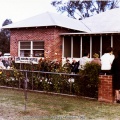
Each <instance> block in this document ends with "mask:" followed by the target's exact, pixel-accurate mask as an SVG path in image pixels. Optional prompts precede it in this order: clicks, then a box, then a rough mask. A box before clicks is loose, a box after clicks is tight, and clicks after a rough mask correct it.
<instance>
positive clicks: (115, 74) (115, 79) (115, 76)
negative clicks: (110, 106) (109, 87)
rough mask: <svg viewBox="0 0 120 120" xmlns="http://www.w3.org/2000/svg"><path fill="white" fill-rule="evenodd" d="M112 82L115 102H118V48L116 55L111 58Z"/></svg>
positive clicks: (119, 100)
mask: <svg viewBox="0 0 120 120" xmlns="http://www.w3.org/2000/svg"><path fill="white" fill-rule="evenodd" d="M111 73H112V77H113V79H112V83H113V92H114V95H115V102H117V103H120V98H119V90H120V50H119V51H118V57H116V58H115V59H114V60H113V63H112V67H111Z"/></svg>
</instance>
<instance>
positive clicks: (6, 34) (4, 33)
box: [0, 19, 12, 53]
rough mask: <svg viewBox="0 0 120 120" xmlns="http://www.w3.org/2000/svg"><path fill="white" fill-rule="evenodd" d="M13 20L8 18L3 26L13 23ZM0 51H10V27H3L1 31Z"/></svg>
mask: <svg viewBox="0 0 120 120" xmlns="http://www.w3.org/2000/svg"><path fill="white" fill-rule="evenodd" d="M11 23H12V21H11V20H10V19H6V20H5V21H4V22H3V24H2V26H5V25H8V24H11ZM0 52H2V53H6V52H10V31H9V29H1V31H0Z"/></svg>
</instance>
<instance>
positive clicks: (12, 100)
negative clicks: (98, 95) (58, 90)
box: [0, 88, 120, 120]
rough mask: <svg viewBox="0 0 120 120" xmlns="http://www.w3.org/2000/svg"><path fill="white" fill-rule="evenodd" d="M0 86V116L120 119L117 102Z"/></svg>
mask: <svg viewBox="0 0 120 120" xmlns="http://www.w3.org/2000/svg"><path fill="white" fill-rule="evenodd" d="M24 103H25V101H24V92H23V91H18V90H13V89H2V88H0V120H120V111H119V110H120V104H111V103H103V102H98V101H97V100H90V99H86V98H82V97H70V96H69V97H68V96H61V95H51V94H43V93H35V92H28V99H27V107H26V110H25V104H24Z"/></svg>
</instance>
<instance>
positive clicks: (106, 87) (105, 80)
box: [98, 75, 113, 102]
mask: <svg viewBox="0 0 120 120" xmlns="http://www.w3.org/2000/svg"><path fill="white" fill-rule="evenodd" d="M99 78H100V83H99V87H98V101H103V102H113V89H112V76H111V75H100V76H99Z"/></svg>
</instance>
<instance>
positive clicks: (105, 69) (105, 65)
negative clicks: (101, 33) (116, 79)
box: [100, 47, 115, 74]
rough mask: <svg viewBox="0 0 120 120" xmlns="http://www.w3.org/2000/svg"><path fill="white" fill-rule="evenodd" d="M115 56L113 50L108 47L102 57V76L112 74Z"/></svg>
mask: <svg viewBox="0 0 120 120" xmlns="http://www.w3.org/2000/svg"><path fill="white" fill-rule="evenodd" d="M114 58H115V56H114V55H113V48H112V47H108V48H107V49H106V53H104V55H102V56H101V58H100V59H101V74H111V65H112V62H113V60H114Z"/></svg>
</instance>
